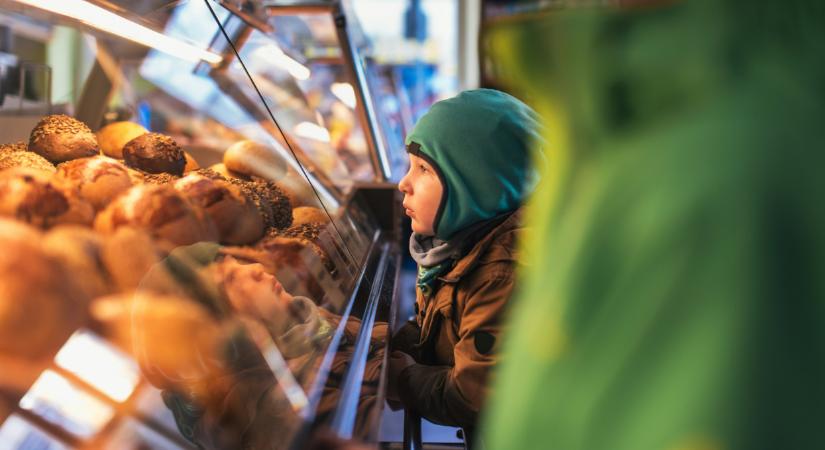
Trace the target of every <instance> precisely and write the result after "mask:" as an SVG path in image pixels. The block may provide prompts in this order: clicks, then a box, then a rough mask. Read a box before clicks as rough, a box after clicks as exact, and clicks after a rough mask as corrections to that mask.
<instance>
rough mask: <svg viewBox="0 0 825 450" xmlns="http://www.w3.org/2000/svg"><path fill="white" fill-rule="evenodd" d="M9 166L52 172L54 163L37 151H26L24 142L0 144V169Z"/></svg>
mask: <svg viewBox="0 0 825 450" xmlns="http://www.w3.org/2000/svg"><path fill="white" fill-rule="evenodd" d="M11 167H28V168H30V169H38V170H43V171H46V172H54V171H55V168H54V164H52V163H50V162H49V160H47V159H46V158H44V157H42V156H40V155H38V154H37V153H34V152H30V151H28V147H27V146H26V143H24V142H18V143H16V144H3V145H0V170H3V169H9V168H11Z"/></svg>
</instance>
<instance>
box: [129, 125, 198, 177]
mask: <svg viewBox="0 0 825 450" xmlns="http://www.w3.org/2000/svg"><path fill="white" fill-rule="evenodd" d="M123 160H124V161H125V162H126V165H127V166H129V167H132V168H134V169H140V170H142V171H144V172H148V173H168V174H171V175H176V176H181V175H183V169H184V167H186V156H185V155H184V154H183V150H181V148H180V146H178V144H177V142H175V140H174V139H172V138H171V137H169V136H166V135H163V134H160V133H145V134H142V135H140V136H138V137H136V138H134V139H132V140H131V141H129V142H127V143H126V145H125V146H123Z"/></svg>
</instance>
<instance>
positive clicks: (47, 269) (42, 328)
mask: <svg viewBox="0 0 825 450" xmlns="http://www.w3.org/2000/svg"><path fill="white" fill-rule="evenodd" d="M2 222H4V221H0V223H2ZM0 229H2V230H3V231H4V232H3V233H0V248H2V249H3V251H0V293H2V295H0V353H2V354H4V355H12V356H18V357H21V358H28V359H37V358H40V357H43V356H46V355H49V354H53V353H54V352H56V351H57V350H58V348H59V347H60V345H61V344H62V343H63V342H65V341H66V339H67V338H68V337H69V335H71V333H72V332H74V331H75V330H76V329H77V328H78V327H79V326H80V325H81V324H82V323H83V321H84V316H85V314H86V306H85V305H86V303H85V302H86V300H87V299H86V298H85V296H84V295H83V292H82V291H81V290H80V289H79V288H78V286H77V285H76V284H75V283H74V282H73V279H72V276H71V274H70V273H69V271H67V270H66V268H65V267H63V265H62V264H60V262H59V260H58V259H57V258H55V257H53V256H51V255H49V254H48V253H46V252H45V251H44V250H43V249H42V248H41V247H40V245H39V244H38V241H37V240H36V239H34V240H33V239H31V238H30V237H31V236H34V235H36V233H35V232H33V231H22V229H21V228H20V226H19V225H18V226H6V225H0ZM9 230H18V231H20V232H13V233H7V232H6V231H9Z"/></svg>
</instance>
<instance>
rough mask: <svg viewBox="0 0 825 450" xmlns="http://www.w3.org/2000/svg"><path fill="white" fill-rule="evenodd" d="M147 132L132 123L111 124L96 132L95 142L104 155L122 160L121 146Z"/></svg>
mask: <svg viewBox="0 0 825 450" xmlns="http://www.w3.org/2000/svg"><path fill="white" fill-rule="evenodd" d="M147 132H148V131H147V130H146V128H143V127H142V126H140V125H138V124H136V123H133V122H113V123H110V124H109V125H106V126H105V127H103V128H101V129H100V131H98V132H97V142H98V143H99V144H100V150H101V151H102V152H103V154H104V155H106V156H111V157H112V158H118V159H122V158H123V146H124V145H126V143H127V142H129V141H131V140H132V139H134V138H136V137H138V136H140V135H141V134H144V133H147Z"/></svg>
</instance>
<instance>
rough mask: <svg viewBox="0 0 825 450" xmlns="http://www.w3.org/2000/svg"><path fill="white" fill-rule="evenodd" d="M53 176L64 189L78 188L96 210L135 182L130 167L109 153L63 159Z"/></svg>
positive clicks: (80, 193) (79, 192)
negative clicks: (66, 160)
mask: <svg viewBox="0 0 825 450" xmlns="http://www.w3.org/2000/svg"><path fill="white" fill-rule="evenodd" d="M54 180H55V183H57V184H59V185H60V186H61V187H63V188H65V189H73V190H75V191H76V192H77V193H78V194H79V195H80V197H82V198H83V199H85V200H87V201H88V202H89V203H91V204H92V206H94V207H95V209H96V210H101V209H103V208H105V207H106V205H108V204H109V203H110V202H111V201H112V200H114V199H115V197H117V196H118V195H120V194H122V193H123V192H125V191H127V190H128V189H129V188H130V187H132V184H133V182H132V175H131V174H130V173H129V169H128V168H127V167H126V166H124V165H123V164H122V163H121V162H120V161H117V160H115V159H112V158H109V157H106V156H92V157H89V158H80V159H75V160H73V161H68V162H64V163H62V164H60V165H59V166H58V167H57V173H56V174H55V177H54Z"/></svg>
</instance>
